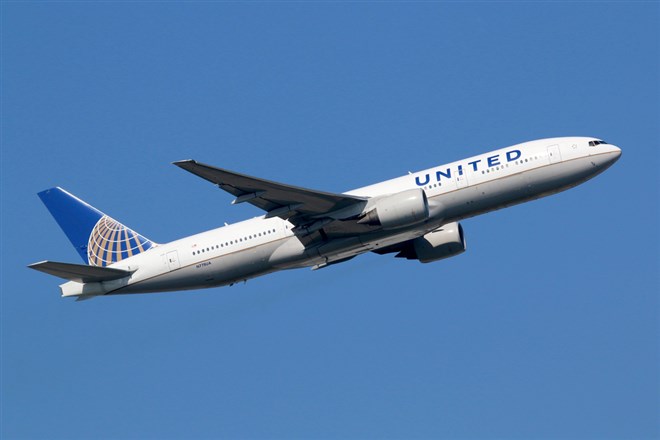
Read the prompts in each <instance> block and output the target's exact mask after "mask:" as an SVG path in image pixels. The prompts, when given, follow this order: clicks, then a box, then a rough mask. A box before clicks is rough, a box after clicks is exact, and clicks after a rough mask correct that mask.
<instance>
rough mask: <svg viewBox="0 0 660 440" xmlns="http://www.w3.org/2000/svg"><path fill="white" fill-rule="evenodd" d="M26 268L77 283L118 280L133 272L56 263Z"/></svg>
mask: <svg viewBox="0 0 660 440" xmlns="http://www.w3.org/2000/svg"><path fill="white" fill-rule="evenodd" d="M28 267H29V268H30V269H34V270H38V271H40V272H44V273H47V274H49V275H55V276H56V277H60V278H64V279H66V280H70V281H75V282H77V283H93V282H99V281H111V280H118V279H120V278H124V277H127V276H129V275H131V274H132V273H133V272H135V271H129V270H122V269H113V268H110V267H99V266H87V265H85V264H72V263H58V262H57V261H41V262H39V263H34V264H30V265H29V266H28Z"/></svg>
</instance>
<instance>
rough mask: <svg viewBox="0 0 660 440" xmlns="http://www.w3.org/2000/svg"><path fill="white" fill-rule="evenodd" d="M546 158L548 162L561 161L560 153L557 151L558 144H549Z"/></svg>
mask: <svg viewBox="0 0 660 440" xmlns="http://www.w3.org/2000/svg"><path fill="white" fill-rule="evenodd" d="M548 160H549V161H550V163H557V162H561V154H560V153H559V145H550V146H549V147H548Z"/></svg>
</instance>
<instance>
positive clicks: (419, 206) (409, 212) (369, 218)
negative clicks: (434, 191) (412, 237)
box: [358, 188, 429, 229]
mask: <svg viewBox="0 0 660 440" xmlns="http://www.w3.org/2000/svg"><path fill="white" fill-rule="evenodd" d="M368 206H369V208H371V209H370V210H369V211H367V212H366V213H365V214H363V215H362V216H361V218H360V219H359V220H358V223H362V224H367V225H372V226H382V227H383V229H394V228H401V227H404V226H410V225H414V224H415V223H421V222H423V221H424V220H426V219H427V218H429V204H428V200H427V199H426V194H425V193H424V190H423V189H421V188H415V189H409V190H406V191H401V192H400V193H396V194H391V195H388V196H384V197H381V198H377V199H374V200H373V202H372V203H370V205H368Z"/></svg>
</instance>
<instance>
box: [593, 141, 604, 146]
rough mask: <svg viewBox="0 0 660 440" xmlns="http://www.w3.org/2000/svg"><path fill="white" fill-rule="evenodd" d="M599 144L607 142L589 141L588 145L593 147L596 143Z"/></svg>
mask: <svg viewBox="0 0 660 440" xmlns="http://www.w3.org/2000/svg"><path fill="white" fill-rule="evenodd" d="M600 144H607V142H605V141H589V146H590V147H595V146H596V145H600Z"/></svg>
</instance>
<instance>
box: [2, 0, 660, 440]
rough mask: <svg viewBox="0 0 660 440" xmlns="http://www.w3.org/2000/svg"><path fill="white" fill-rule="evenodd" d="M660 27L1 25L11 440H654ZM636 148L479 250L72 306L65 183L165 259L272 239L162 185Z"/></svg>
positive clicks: (229, 17) (177, 13)
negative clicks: (51, 269)
mask: <svg viewBox="0 0 660 440" xmlns="http://www.w3.org/2000/svg"><path fill="white" fill-rule="evenodd" d="M659 17H660V6H659V3H657V2H632V3H631V2H625V3H624V2H606V3H597V2H576V3H573V2H559V3H547V2H541V3H518V2H496V3H486V2H467V3H460V2H448V3H376V2H359V3H327V2H323V3H312V4H306V3H299V2H284V3H265V2H257V3H249V4H241V3H231V2H230V3H215V2H193V3H183V2H165V3H162V2H140V3H124V2H102V3H91V4H88V3H83V2H52V3H50V2H25V3H19V2H3V3H2V158H1V159H2V170H1V171H2V274H1V282H2V285H1V286H2V384H1V385H2V390H1V395H2V402H1V403H2V429H1V434H2V437H3V438H7V439H12V438H66V439H76V438H530V437H533V438H598V439H602V438H616V439H624V438H625V439H634V438H653V437H656V438H657V437H658V436H660V430H659V427H658V423H659V422H658V420H659V414H660V408H659V390H660V381H659V371H660V365H659V356H658V352H659V346H660V344H659V336H658V334H659V331H660V327H659V319H658V314H659V302H658V292H659V290H660V285H659V275H658V272H659V267H660V261H659V246H660V245H659V240H658V229H659V214H658V204H659V200H660V195H659V193H658V192H659V188H660V182H659V181H658V166H659V165H660V163H659V161H658V147H659V146H660V134H659V128H658V125H659V121H660V86H659V83H660V67H659V66H660V48H659V45H660V31H659V26H658V22H659ZM569 135H583V136H596V137H601V138H603V139H605V140H607V141H609V142H611V143H614V144H616V145H618V146H620V147H621V148H622V149H623V156H622V159H621V160H620V161H619V162H618V163H617V164H616V165H615V166H614V167H613V168H611V169H610V170H608V171H607V172H606V173H605V174H603V175H601V176H599V177H597V178H596V179H594V180H593V181H590V182H588V183H586V184H584V185H582V186H580V187H578V188H576V189H573V190H570V191H568V192H566V193H563V194H560V195H556V196H553V197H550V198H547V199H543V200H540V201H537V202H533V203H528V204H526V205H522V206H518V207H514V208H511V209H506V210H503V211H499V212H496V213H492V214H489V215H486V216H483V217H478V218H474V219H470V220H468V221H465V222H464V227H465V230H466V234H467V240H468V251H467V253H465V254H464V255H461V256H459V257H456V258H454V259H451V260H447V261H444V262H440V263H436V264H428V265H422V264H419V263H417V262H412V261H401V260H399V259H394V258H392V256H378V255H373V254H370V255H365V256H362V257H359V258H357V259H355V260H353V261H351V262H349V263H346V264H342V265H338V266H333V267H331V268H328V269H324V270H321V271H316V272H312V271H309V270H298V271H291V272H285V273H278V274H274V275H270V276H267V277H263V278H259V279H255V280H252V281H249V282H248V283H247V284H246V285H238V286H234V287H231V288H222V289H212V290H206V291H199V292H187V293H167V294H161V295H136V296H119V297H110V298H101V299H96V300H92V301H86V302H82V303H75V302H73V301H71V300H64V299H61V298H60V297H59V289H58V288H57V285H58V284H59V280H58V279H56V278H53V277H49V276H46V275H44V274H41V273H37V272H33V271H31V270H29V269H27V268H26V265H27V264H30V263H33V262H36V261H40V260H44V259H50V260H56V261H70V262H77V263H79V262H80V259H79V257H78V255H77V253H76V252H75V251H74V249H73V248H72V247H71V246H70V245H69V243H68V241H67V239H66V237H65V235H64V234H63V233H62V232H61V231H60V230H59V228H58V226H57V224H56V223H55V221H53V219H52V218H51V217H50V215H49V214H48V212H47V211H46V209H45V208H44V207H43V206H42V205H41V203H40V201H39V199H38V197H37V196H36V193H37V192H38V191H40V190H43V189H45V188H49V187H51V186H55V185H60V186H63V187H64V188H67V189H68V190H69V191H71V192H73V193H74V194H76V195H78V196H79V197H81V198H83V199H84V200H86V201H88V202H90V203H91V204H93V205H95V206H97V207H98V208H99V209H101V210H103V211H105V212H107V213H108V214H110V215H112V216H113V217H115V218H117V219H119V220H120V221H122V222H123V223H125V224H127V225H129V226H131V227H132V228H134V229H135V230H137V231H139V232H140V233H142V234H144V235H145V236H147V237H149V238H151V239H153V240H155V241H158V242H167V241H169V240H172V239H175V238H179V237H181V236H185V235H189V234H192V233H196V232H199V231H202V230H207V229H212V228H215V227H218V226H220V225H222V224H223V222H225V221H227V222H235V221H239V220H242V219H245V218H248V217H252V216H256V215H260V212H259V211H258V210H257V209H256V208H254V207H251V206H245V205H241V206H231V205H230V201H231V200H232V197H231V196H230V195H228V194H225V193H223V192H222V191H218V190H217V189H216V188H214V187H213V185H210V184H208V183H207V182H205V181H203V180H201V179H199V178H196V177H195V176H192V175H190V174H189V173H186V172H184V171H182V170H180V169H178V168H176V167H175V166H172V165H170V162H172V161H175V160H180V159H188V158H194V159H197V160H200V161H204V162H207V163H211V164H215V165H217V166H221V167H226V168H229V169H234V170H237V171H240V172H244V173H248V174H252V175H257V176H262V177H265V178H269V179H273V180H279V181H283V182H287V183H291V184H295V185H301V186H306V187H310V188H316V189H323V190H328V191H346V190H349V189H352V188H356V187H359V186H363V185H367V184H370V183H373V182H377V181H380V180H385V179H388V178H392V177H397V176H399V175H402V174H405V173H406V172H407V171H408V170H420V169H424V168H428V167H430V166H434V165H438V164H441V163H446V162H450V161H453V160H457V159H461V158H465V157H468V156H470V155H474V154H478V153H482V152H486V151H488V150H491V149H495V148H500V147H504V146H508V145H512V144H515V143H518V142H523V141H527V140H531V139H537V138H543V137H549V136H569Z"/></svg>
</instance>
